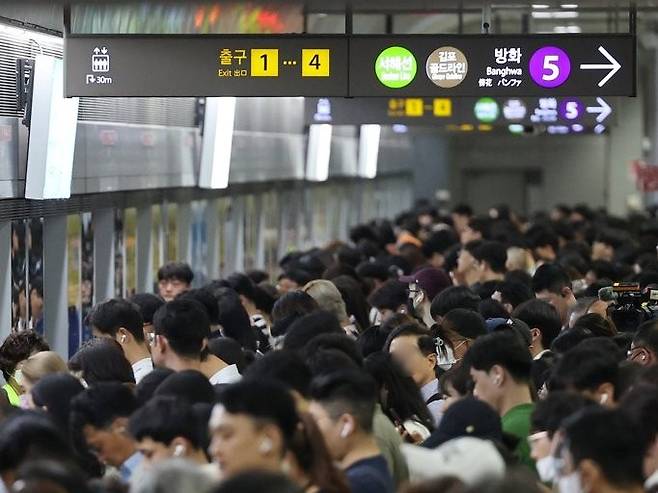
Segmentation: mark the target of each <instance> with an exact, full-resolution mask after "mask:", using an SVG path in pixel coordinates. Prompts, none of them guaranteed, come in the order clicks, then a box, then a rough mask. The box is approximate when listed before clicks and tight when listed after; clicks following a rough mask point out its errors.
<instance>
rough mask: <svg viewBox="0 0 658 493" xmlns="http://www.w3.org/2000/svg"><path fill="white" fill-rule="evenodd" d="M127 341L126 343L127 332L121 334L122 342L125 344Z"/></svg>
mask: <svg viewBox="0 0 658 493" xmlns="http://www.w3.org/2000/svg"><path fill="white" fill-rule="evenodd" d="M125 343H126V334H123V335H122V336H121V344H125Z"/></svg>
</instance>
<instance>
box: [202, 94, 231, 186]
mask: <svg viewBox="0 0 658 493" xmlns="http://www.w3.org/2000/svg"><path fill="white" fill-rule="evenodd" d="M235 104H236V98H231V97H225V98H206V110H205V117H204V126H203V140H202V143H201V167H200V170H199V187H201V188H212V189H221V188H227V187H228V177H229V172H230V171H231V152H232V148H233V126H234V123H235Z"/></svg>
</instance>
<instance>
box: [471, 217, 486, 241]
mask: <svg viewBox="0 0 658 493" xmlns="http://www.w3.org/2000/svg"><path fill="white" fill-rule="evenodd" d="M468 227H469V228H471V229H472V230H473V231H477V232H478V233H480V234H481V235H482V238H484V239H486V238H489V230H490V227H491V220H490V219H489V218H487V217H472V218H471V220H470V221H469V222H468Z"/></svg>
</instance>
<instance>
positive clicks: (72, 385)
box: [30, 373, 84, 436]
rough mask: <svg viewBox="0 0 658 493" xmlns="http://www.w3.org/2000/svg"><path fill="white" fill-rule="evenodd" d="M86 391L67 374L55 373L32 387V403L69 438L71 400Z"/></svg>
mask: <svg viewBox="0 0 658 493" xmlns="http://www.w3.org/2000/svg"><path fill="white" fill-rule="evenodd" d="M83 390H84V387H83V386H82V384H81V383H80V381H79V380H78V379H77V378H75V377H73V376H72V375H68V374H66V373H53V374H50V375H46V376H44V377H43V378H41V379H40V380H39V381H38V382H37V383H36V384H35V385H34V387H32V390H31V391H30V393H31V394H32V401H33V402H34V404H35V405H36V406H38V407H41V408H45V409H47V411H46V413H47V414H48V415H49V416H50V417H51V418H52V420H53V422H54V423H55V424H56V425H57V426H59V428H60V430H62V432H64V433H66V434H67V436H68V431H69V414H70V412H71V400H72V399H73V398H74V397H75V396H76V395H78V394H80V393H81V392H82V391H83Z"/></svg>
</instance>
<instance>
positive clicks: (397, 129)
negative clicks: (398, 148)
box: [393, 123, 409, 134]
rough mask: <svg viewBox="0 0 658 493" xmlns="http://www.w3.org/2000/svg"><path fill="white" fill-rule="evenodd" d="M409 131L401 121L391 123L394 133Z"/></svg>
mask: <svg viewBox="0 0 658 493" xmlns="http://www.w3.org/2000/svg"><path fill="white" fill-rule="evenodd" d="M408 131H409V127H407V126H406V125H402V124H401V123H394V124H393V132H395V133H396V134H406V133H407V132H408Z"/></svg>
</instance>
